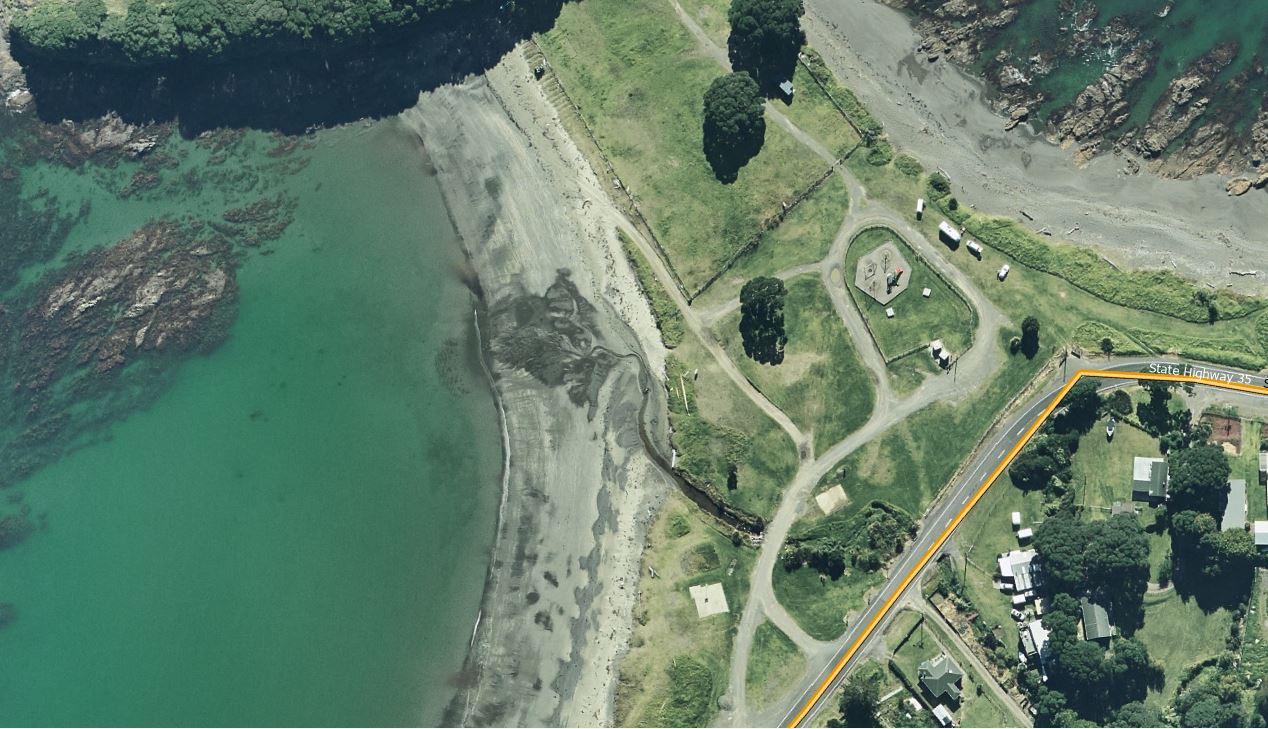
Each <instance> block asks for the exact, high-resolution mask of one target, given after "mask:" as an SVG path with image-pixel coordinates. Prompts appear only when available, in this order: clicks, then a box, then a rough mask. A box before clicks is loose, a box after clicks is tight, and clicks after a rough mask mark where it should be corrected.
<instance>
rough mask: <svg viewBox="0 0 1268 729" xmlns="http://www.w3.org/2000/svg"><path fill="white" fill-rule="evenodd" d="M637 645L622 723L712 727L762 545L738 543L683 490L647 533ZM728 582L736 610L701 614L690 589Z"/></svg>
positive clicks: (628, 665) (624, 673) (624, 689)
mask: <svg viewBox="0 0 1268 729" xmlns="http://www.w3.org/2000/svg"><path fill="white" fill-rule="evenodd" d="M648 540H649V543H650V544H651V545H652V546H651V547H650V548H649V549H648V550H647V551H646V552H645V553H644V555H643V574H645V575H646V574H650V572H649V569H648V568H651V569H654V570H655V571H656V574H657V577H655V578H651V577H646V578H644V579H643V580H641V581H640V583H639V602H638V604H637V606H636V607H635V611H634V632H633V636H632V638H631V641H630V650H629V653H628V654H627V655H626V657H625V658H624V659H623V660H622V662H621V669H620V671H621V673H620V677H619V682H618V686H617V693H616V724H617V725H619V726H705V725H707V724H708V723H709V722H710V721H711V720H712V718H713V716H714V714H716V713H717V710H718V707H717V700H718V697H719V696H721V694H722V692H723V691H725V690H726V685H727V679H728V675H729V673H728V669H729V666H730V660H731V645H732V640H733V638H734V635H735V629H736V626H737V625H738V623H739V619H740V615H741V613H742V611H743V608H744V601H745V600H746V599H747V597H748V579H749V574H750V573H751V572H752V569H753V562H754V561H755V559H756V556H757V555H756V551H755V550H753V549H752V548H751V547H747V546H739V547H737V546H735V545H734V544H733V543H732V542H731V540H730V538H729V537H728V535H726V534H724V533H723V532H722V531H720V530H719V528H718V527H717V525H716V523H715V522H712V521H710V520H709V518H708V517H706V516H704V515H703V514H701V513H700V510H699V509H697V508H696V507H695V505H694V504H691V503H690V502H689V501H687V499H686V498H685V497H683V496H681V495H680V494H677V493H675V494H673V495H671V497H670V499H669V501H668V502H667V504H666V505H665V508H664V509H663V510H662V511H661V513H660V515H659V516H658V517H657V519H656V521H655V522H654V523H653V524H652V527H651V529H650V531H649V534H648ZM713 582H721V583H722V589H723V592H724V593H725V594H726V599H727V606H728V608H729V609H730V611H729V614H726V615H714V616H711V617H708V618H705V619H703V620H701V619H700V618H698V617H697V614H696V608H695V604H694V603H693V602H692V600H691V596H690V594H689V592H688V588H690V587H691V586H692V585H702V584H710V583H713Z"/></svg>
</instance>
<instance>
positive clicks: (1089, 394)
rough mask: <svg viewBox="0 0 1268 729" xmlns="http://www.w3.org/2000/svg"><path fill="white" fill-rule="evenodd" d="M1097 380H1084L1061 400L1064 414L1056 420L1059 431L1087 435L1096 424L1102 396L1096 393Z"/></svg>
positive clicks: (1055, 423) (1076, 384)
mask: <svg viewBox="0 0 1268 729" xmlns="http://www.w3.org/2000/svg"><path fill="white" fill-rule="evenodd" d="M1096 385H1097V383H1096V380H1093V379H1091V378H1084V379H1082V380H1079V381H1078V382H1076V383H1074V387H1071V388H1070V391H1069V392H1067V393H1066V394H1065V397H1063V398H1061V407H1062V408H1064V412H1063V413H1062V414H1061V415H1060V416H1058V417H1057V418H1056V419H1055V420H1054V425H1055V427H1056V428H1057V429H1058V430H1062V431H1077V432H1079V433H1086V432H1088V431H1089V430H1091V429H1092V426H1093V425H1094V424H1095V423H1096V418H1097V416H1098V415H1099V414H1100V412H1101V405H1102V404H1103V402H1102V400H1101V394H1100V393H1099V392H1097V391H1096Z"/></svg>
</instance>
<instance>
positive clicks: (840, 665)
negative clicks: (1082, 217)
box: [788, 370, 1268, 727]
mask: <svg viewBox="0 0 1268 729" xmlns="http://www.w3.org/2000/svg"><path fill="white" fill-rule="evenodd" d="M1084 377H1105V378H1108V379H1115V380H1161V381H1165V382H1189V383H1193V384H1196V385H1210V386H1212V387H1222V388H1224V389H1228V390H1238V391H1241V392H1249V393H1253V394H1256V395H1268V387H1260V386H1258V385H1248V384H1244V383H1240V382H1225V381H1223V380H1214V379H1210V378H1206V377H1198V376H1196V375H1172V374H1165V373H1161V372H1130V371H1119V370H1079V371H1077V372H1075V373H1074V375H1073V376H1072V377H1071V378H1070V379H1069V380H1067V381H1066V383H1065V385H1063V386H1062V387H1061V389H1060V390H1058V391H1057V394H1056V395H1055V396H1054V397H1053V398H1052V401H1051V402H1049V403H1048V406H1047V407H1046V408H1044V409H1043V412H1042V413H1039V417H1037V418H1035V421H1034V422H1033V423H1031V424H1030V427H1029V428H1027V429H1026V432H1025V433H1023V434H1022V436H1021V439H1020V440H1018V441H1017V443H1016V444H1015V445H1013V447H1012V449H1011V450H1009V451H1008V455H1006V456H1005V457H1004V459H1003V460H1001V461H1000V462H999V464H998V465H997V466H995V470H993V471H991V474H990V475H989V476H987V477H986V480H985V481H983V482H982V485H981V486H979V487H978V489H977V491H974V492H973V495H972V496H971V497H970V498H969V500H968V501H967V502H966V503H965V504H964V506H963V507H962V508H961V509H960V511H959V512H958V513H957V514H956V515H955V518H954V519H952V520H951V523H950V524H948V525H947V528H946V529H943V530H942V533H941V534H939V535H938V538H937V539H936V540H934V543H933V544H932V545H931V546H930V547H929V549H927V550H925V553H924V554H923V555H921V557H920V560H919V561H917V562H916V565H915V566H914V567H912V569H911V571H909V572H908V573H907V576H906V577H904V578H903V580H902V582H900V583H898V587H897V588H895V589H894V591H893V592H892V593H890V595H889V597H888V598H887V599H886V600H885V603H884V604H883V605H882V606H881V610H880V612H878V613H877V614H876V616H875V617H873V618H872V619H871V621H869V622H868V624H867V626H866V627H864V628H863V632H862V633H861V634H859V637H858V638H857V639H856V640H855V641H854V643H852V644H851V645H850V647H849V649H848V650H846V652H845V654H844V655H842V656H841V660H839V661H837V664H836V666H834V667H833V668H832V672H831V673H830V674H828V677H827V678H825V679H824V680H823V682H822V683H821V684H819V688H818V689H817V690H815V692H814V695H812V696H811V697H810V700H809V701H807V702H806V704H805V705H804V706H802V707H801V710H800V711H798V712H797V715H796V716H795V717H793V720H792V722H791V723H789V724H788V726H789V727H796V726H799V725H800V724H801V722H803V721H805V719H806V717H807V716H809V714H810V712H811V710H813V709H814V707H815V706H816V705H817V704H818V703H819V700H820V699H822V698H823V696H824V694H826V693H827V692H828V687H829V686H831V685H832V682H833V681H835V680H836V679H837V676H839V675H841V671H843V670H844V669H845V666H846V664H848V663H849V662H850V659H852V658H853V657H854V655H855V654H856V653H858V651H859V648H861V647H862V646H863V642H864V641H866V640H867V639H868V638H870V637H871V635H872V632H873V631H874V630H876V626H877V625H879V624H880V622H881V620H882V619H884V617H885V616H886V615H888V614H889V611H890V610H892V609H893V607H894V604H895V603H897V602H898V598H899V597H900V596H901V595H902V594H903V593H904V592H906V591H907V588H908V587H909V586H910V585H911V583H912V582H913V581H914V580H915V579H916V576H917V575H919V574H920V573H921V572H922V571H924V569H925V567H927V566H928V565H929V562H930V561H931V560H932V559H933V557H934V555H936V554H937V553H938V552H939V551H940V550H941V549H942V546H943V545H944V544H946V541H947V539H949V538H950V537H951V533H952V532H954V531H955V529H956V527H958V526H960V522H962V521H964V518H965V517H966V516H968V514H969V511H970V510H971V509H972V508H973V507H974V506H976V505H977V502H978V501H979V500H980V499H981V498H982V496H983V495H985V494H986V490H987V489H988V488H990V487H991V485H992V484H994V483H995V479H997V478H999V476H1000V474H1002V473H1003V472H1004V469H1005V468H1008V466H1009V464H1010V463H1012V461H1013V458H1015V457H1016V456H1017V454H1018V453H1020V452H1021V449H1022V448H1023V447H1025V445H1026V444H1027V443H1028V442H1030V439H1031V438H1033V437H1034V435H1035V433H1036V432H1037V431H1038V430H1039V427H1040V426H1041V425H1043V423H1044V421H1046V420H1047V419H1048V417H1049V416H1050V415H1052V412H1053V411H1054V410H1056V408H1057V406H1058V405H1060V403H1061V400H1062V399H1063V398H1064V397H1065V396H1066V393H1068V392H1069V391H1070V388H1072V387H1074V384H1075V383H1076V382H1078V381H1079V380H1081V379H1083V378H1084Z"/></svg>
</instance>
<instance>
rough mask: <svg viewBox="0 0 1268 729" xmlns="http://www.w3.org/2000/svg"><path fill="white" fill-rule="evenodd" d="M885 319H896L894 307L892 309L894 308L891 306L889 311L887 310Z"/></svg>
mask: <svg viewBox="0 0 1268 729" xmlns="http://www.w3.org/2000/svg"><path fill="white" fill-rule="evenodd" d="M885 318H886V319H893V318H894V307H892V306H891V307H889V308H888V309H886V310H885Z"/></svg>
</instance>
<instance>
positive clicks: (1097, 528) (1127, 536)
mask: <svg viewBox="0 0 1268 729" xmlns="http://www.w3.org/2000/svg"><path fill="white" fill-rule="evenodd" d="M1088 531H1089V532H1090V537H1091V538H1090V539H1089V540H1088V542H1087V547H1086V551H1085V553H1084V566H1085V569H1086V571H1087V584H1088V586H1089V587H1091V588H1092V589H1093V590H1095V591H1097V592H1099V594H1102V595H1104V596H1105V597H1106V598H1107V601H1108V602H1109V605H1108V607H1109V610H1110V613H1111V614H1112V615H1113V617H1114V622H1115V623H1116V624H1118V625H1120V626H1123V625H1135V624H1138V623H1139V622H1140V620H1141V619H1142V617H1143V600H1144V598H1145V590H1146V589H1147V588H1148V587H1149V537H1148V535H1146V534H1145V530H1144V528H1143V527H1141V525H1140V522H1139V521H1138V520H1137V519H1136V518H1135V517H1133V516H1127V515H1123V514H1120V515H1119V516H1115V517H1112V518H1110V519H1108V520H1106V521H1100V522H1094V523H1093V524H1092V525H1090V527H1089V529H1088Z"/></svg>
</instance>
